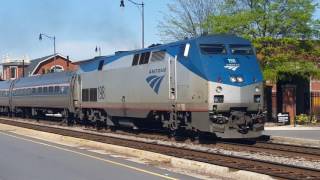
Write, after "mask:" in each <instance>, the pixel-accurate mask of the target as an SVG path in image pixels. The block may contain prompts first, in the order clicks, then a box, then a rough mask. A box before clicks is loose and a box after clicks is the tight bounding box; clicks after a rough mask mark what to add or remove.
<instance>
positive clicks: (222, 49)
mask: <svg viewBox="0 0 320 180" xmlns="http://www.w3.org/2000/svg"><path fill="white" fill-rule="evenodd" d="M200 50H201V53H202V54H205V55H208V54H226V53H227V50H226V46H225V45H224V44H200Z"/></svg>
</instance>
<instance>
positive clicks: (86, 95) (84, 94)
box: [82, 89, 89, 102]
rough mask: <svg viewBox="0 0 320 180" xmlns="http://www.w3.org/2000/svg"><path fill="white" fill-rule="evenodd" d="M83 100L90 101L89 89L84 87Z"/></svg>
mask: <svg viewBox="0 0 320 180" xmlns="http://www.w3.org/2000/svg"><path fill="white" fill-rule="evenodd" d="M82 101H84V102H86V101H89V89H82Z"/></svg>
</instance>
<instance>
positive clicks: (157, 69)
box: [149, 67, 167, 74]
mask: <svg viewBox="0 0 320 180" xmlns="http://www.w3.org/2000/svg"><path fill="white" fill-rule="evenodd" d="M166 71H167V68H165V67H163V68H156V69H150V70H149V74H156V73H164V72H166Z"/></svg>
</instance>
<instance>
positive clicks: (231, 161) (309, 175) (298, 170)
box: [0, 118, 320, 179]
mask: <svg viewBox="0 0 320 180" xmlns="http://www.w3.org/2000/svg"><path fill="white" fill-rule="evenodd" d="M0 123H3V124H8V125H14V126H19V127H24V128H28V129H34V130H40V131H45V132H50V133H55V134H60V135H64V136H72V137H77V138H82V139H87V140H92V141H97V142H102V143H107V144H114V145H119V146H125V147H130V148H135V149H141V150H146V151H151V152H156V153H161V154H165V155H169V156H175V157H179V158H184V159H190V160H195V161H200V162H205V163H209V164H215V165H220V166H225V167H229V168H232V169H234V170H247V171H252V172H257V173H261V174H266V175H270V176H272V177H276V178H282V179H320V172H319V170H317V169H311V168H304V167H296V166H291V165H284V164H279V163H274V162H267V161H262V160H254V159H249V158H243V157H237V156H232V155H224V154H220V153H208V152H203V151H199V150H192V149H188V148H177V147H173V146H169V145H160V144H155V143H150V142H142V141H137V140H128V139H124V138H120V137H110V136H106V135H103V134H98V133H91V132H85V131H79V130H74V129H67V128H60V127H52V126H50V125H44V124H34V123H27V122H21V121H14V120H9V119H4V118H0Z"/></svg>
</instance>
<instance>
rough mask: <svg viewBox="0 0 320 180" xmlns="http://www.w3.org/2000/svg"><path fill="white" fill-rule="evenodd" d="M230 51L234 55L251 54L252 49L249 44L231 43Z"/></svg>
mask: <svg viewBox="0 0 320 180" xmlns="http://www.w3.org/2000/svg"><path fill="white" fill-rule="evenodd" d="M230 49H231V53H232V54H236V55H253V49H252V46H250V45H243V44H231V45H230Z"/></svg>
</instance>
